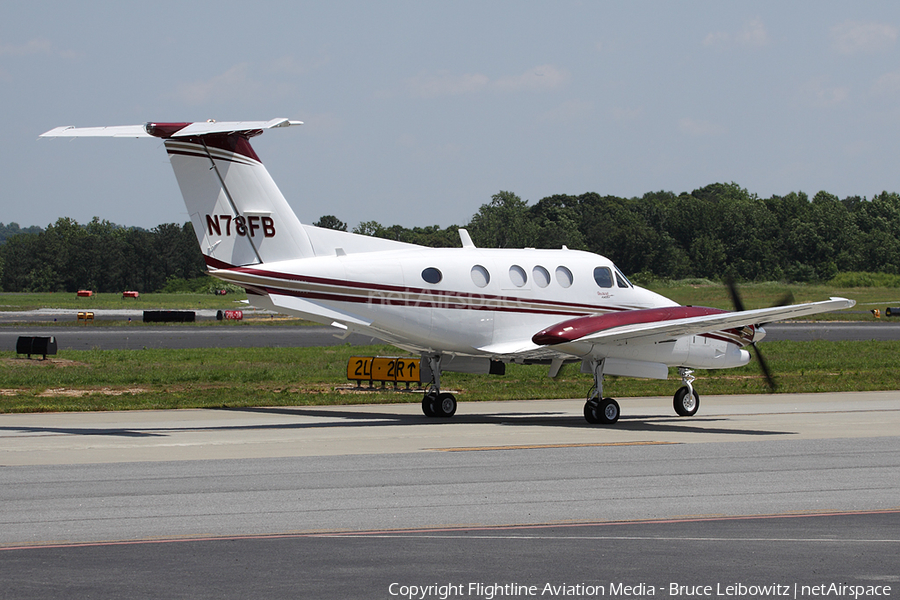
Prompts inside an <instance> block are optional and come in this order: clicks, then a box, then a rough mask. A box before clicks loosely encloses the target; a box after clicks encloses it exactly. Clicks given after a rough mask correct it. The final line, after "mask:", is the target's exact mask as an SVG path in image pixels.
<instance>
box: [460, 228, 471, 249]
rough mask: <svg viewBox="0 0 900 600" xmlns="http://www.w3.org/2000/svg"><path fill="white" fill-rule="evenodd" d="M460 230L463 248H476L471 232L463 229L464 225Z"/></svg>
mask: <svg viewBox="0 0 900 600" xmlns="http://www.w3.org/2000/svg"><path fill="white" fill-rule="evenodd" d="M458 231H459V241H461V242H462V245H463V248H474V247H475V243H474V242H472V236H470V235H469V232H468V231H466V230H465V229H463V228H462V227H460V228H459V230H458Z"/></svg>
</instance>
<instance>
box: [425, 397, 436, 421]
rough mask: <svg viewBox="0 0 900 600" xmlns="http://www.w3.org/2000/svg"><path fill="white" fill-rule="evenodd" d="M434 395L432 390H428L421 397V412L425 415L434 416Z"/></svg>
mask: <svg viewBox="0 0 900 600" xmlns="http://www.w3.org/2000/svg"><path fill="white" fill-rule="evenodd" d="M435 401H436V396H435V394H434V392H428V393H427V394H425V396H424V397H423V398H422V412H423V413H425V416H426V417H436V416H437V412H436V408H435Z"/></svg>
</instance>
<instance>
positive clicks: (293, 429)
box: [0, 392, 900, 598]
mask: <svg viewBox="0 0 900 600" xmlns="http://www.w3.org/2000/svg"><path fill="white" fill-rule="evenodd" d="M702 402H703V404H702V406H701V409H700V413H698V415H697V416H696V417H694V418H690V419H682V418H677V417H674V416H672V407H671V399H666V398H644V399H623V400H622V401H621V404H622V409H623V418H622V419H621V420H620V421H619V423H618V424H617V425H615V426H610V427H598V426H590V425H588V424H587V423H586V422H585V421H584V419H583V417H582V415H581V410H582V404H583V401H579V400H546V401H529V402H505V403H465V402H463V403H461V404H460V410H459V413H458V414H457V416H456V417H454V418H453V419H450V420H437V419H428V418H426V417H424V416H422V415H421V412H420V408H419V407H418V406H417V405H415V404H412V405H385V406H381V405H365V406H345V407H316V408H302V407H296V408H279V409H244V410H184V411H136V412H118V413H89V414H43V415H42V414H27V415H0V465H2V467H0V581H2V583H3V586H0V598H2V597H15V598H38V597H41V598H46V597H60V598H61V597H73V596H74V597H92V596H96V597H101V596H102V597H115V596H125V595H128V596H156V597H191V598H203V597H210V598H211V597H217V598H223V597H235V598H236V597H278V598H282V597H283V598H298V597H309V598H350V597H359V598H363V597H385V598H391V597H413V596H414V593H413V590H414V589H415V590H419V589H421V591H422V595H419V596H415V597H422V598H440V597H442V593H441V591H440V590H441V589H443V592H444V594H443V595H444V596H445V597H469V598H476V597H478V598H489V597H491V596H492V595H493V596H494V597H499V595H498V594H497V593H496V592H498V589H499V588H491V587H490V586H494V585H502V586H512V587H506V588H504V589H505V591H506V592H507V593H505V594H504V595H505V596H506V597H529V596H531V595H541V594H540V593H536V594H531V593H530V592H529V591H530V590H531V589H532V586H535V588H536V589H537V591H538V592H540V591H541V590H546V589H547V588H546V586H550V588H549V590H550V592H552V591H553V590H556V591H557V592H560V593H559V594H556V595H562V593H561V592H565V591H566V589H565V586H573V587H571V588H570V589H569V590H568V591H570V592H572V593H570V594H568V595H569V596H570V597H572V596H574V597H599V594H598V593H597V592H598V590H600V587H601V586H602V591H603V592H604V595H606V596H609V595H618V596H627V597H651V596H652V597H657V598H659V597H687V596H689V595H698V594H697V593H696V592H697V591H698V590H701V591H702V589H705V586H712V588H710V589H711V591H712V592H713V594H711V595H715V590H716V586H719V591H721V592H725V591H727V590H728V589H730V588H728V586H738V587H734V589H733V590H732V591H733V592H735V593H734V594H732V595H730V596H728V595H723V594H719V596H718V597H748V596H752V597H776V594H770V595H765V594H762V593H760V591H759V590H760V589H761V588H759V587H758V586H764V585H781V586H789V587H790V590H791V592H792V593H793V592H797V593H798V595H797V596H796V597H801V596H803V597H811V595H813V592H814V591H815V590H816V589H818V588H815V586H817V585H825V586H828V585H832V584H834V585H853V586H862V588H863V589H870V590H875V588H877V587H878V586H881V587H880V588H878V589H879V590H881V591H882V592H884V587H885V586H888V587H892V590H893V591H891V592H890V593H889V594H888V595H889V596H895V595H897V594H898V593H900V579H898V572H897V565H898V564H900V392H872V393H868V392H864V393H851V394H836V395H832V394H822V395H816V394H805V395H788V394H784V395H764V396H721V397H704V398H703V399H702ZM673 584H674V585H675V586H676V587H674V588H673V587H670V586H672V585H673ZM445 585H452V586H456V585H463V586H464V587H462V588H460V587H452V588H451V587H443V588H441V586H445ZM470 585H471V586H474V587H470ZM416 586H419V587H416ZM427 586H433V587H431V588H428V587H427ZM479 586H481V587H479ZM560 586H563V587H560ZM578 586H582V587H578ZM623 586H629V587H628V588H627V590H626V589H625V588H624V587H623ZM642 586H643V587H642ZM678 586H686V587H678ZM739 586H744V588H740V587H739ZM749 586H757V587H754V588H753V589H754V590H755V593H754V594H750V593H749V592H748V591H747V590H749V589H750V587H749ZM804 586H805V587H804ZM742 589H743V590H744V592H745V593H743V594H741V593H738V592H740V591H741V590H742ZM429 590H430V591H429ZM626 591H627V592H628V593H627V594H626V593H625V592H626ZM691 591H693V592H695V593H694V594H690V593H689V592H691ZM804 591H805V592H807V593H806V595H804ZM513 592H514V593H513ZM590 592H593V593H590ZM611 592H613V593H611ZM616 592H617V593H616ZM550 595H551V594H550V593H544V594H543V596H544V597H549V596H550ZM820 595H822V594H820ZM844 595H845V596H846V595H847V594H846V593H845V594H844Z"/></svg>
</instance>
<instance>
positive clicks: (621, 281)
mask: <svg viewBox="0 0 900 600" xmlns="http://www.w3.org/2000/svg"><path fill="white" fill-rule="evenodd" d="M616 283H617V284H618V285H619V287H620V288H630V287H634V286H633V285H632V284H631V282H630V281H628V278H627V277H625V275H623V274H622V271H620V270H619V269H618V268H617V269H616Z"/></svg>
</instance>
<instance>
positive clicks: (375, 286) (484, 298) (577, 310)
mask: <svg viewBox="0 0 900 600" xmlns="http://www.w3.org/2000/svg"><path fill="white" fill-rule="evenodd" d="M230 270H231V271H232V272H235V273H245V274H247V275H252V276H257V277H266V278H270V279H276V280H279V279H280V280H283V281H296V282H298V283H307V284H314V285H331V286H338V287H346V288H351V289H359V290H369V292H370V296H369V297H365V298H361V297H359V296H347V298H351V297H352V298H357V299H355V300H345V301H348V302H374V301H375V298H376V297H374V296H372V292H383V293H397V294H415V295H418V296H430V297H435V298H437V299H438V301H437V302H435V303H434V304H436V305H439V306H445V304H444V303H443V302H441V301H440V298H447V299H450V298H456V299H460V300H469V301H472V302H473V303H477V302H479V301H480V302H485V303H490V302H506V303H521V304H537V305H541V306H547V307H548V309H549V310H547V311H541V310H537V309H532V310H531V312H537V313H541V312H555V313H556V312H558V313H559V314H570V315H573V316H575V315H584V314H585V313H596V312H600V311H607V312H609V311H631V310H632V309H629V308H627V307H623V306H596V305H592V304H577V303H571V302H555V301H553V300H541V299H536V298H534V299H533V298H518V297H511V296H493V295H486V294H470V293H467V292H456V291H452V290H440V289H426V288H413V287H404V286H399V285H387V284H381V283H363V282H358V281H345V280H341V279H331V278H327V277H313V276H307V275H297V274H294V273H278V272H275V271H268V270H265V269H258V268H255V267H236V268H234V269H230ZM272 289H273V291H272V293H274V294H286V293H287V291H288V290H285V289H283V288H275V287H274V286H273V287H272ZM292 292H294V293H292V294H291V295H300V294H308V293H311V292H305V291H296V290H293V291H292ZM331 296H333V297H334V296H340V297H342V298H343V297H344V296H343V295H339V294H331ZM359 298H361V299H359ZM391 300H392V302H391V304H400V303H401V302H402V301H401V300H398V299H397V298H391ZM408 304H411V305H416V306H423V304H422V303H417V301H410V302H408ZM445 307H446V306H445ZM553 307H560V310H559V311H555V310H553ZM564 311H568V312H564ZM523 312H524V311H523Z"/></svg>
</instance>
